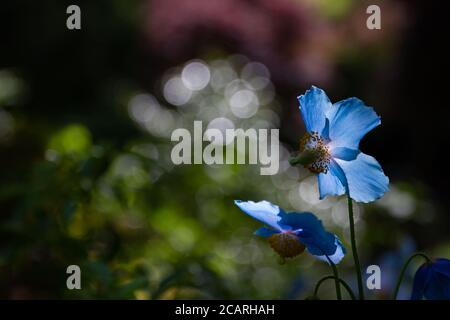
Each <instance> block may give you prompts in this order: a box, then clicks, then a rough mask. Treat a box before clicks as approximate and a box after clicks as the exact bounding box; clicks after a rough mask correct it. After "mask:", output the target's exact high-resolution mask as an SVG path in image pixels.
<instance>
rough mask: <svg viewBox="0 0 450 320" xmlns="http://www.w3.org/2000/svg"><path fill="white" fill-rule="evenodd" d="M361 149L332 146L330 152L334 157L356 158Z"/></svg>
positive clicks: (347, 159)
mask: <svg viewBox="0 0 450 320" xmlns="http://www.w3.org/2000/svg"><path fill="white" fill-rule="evenodd" d="M359 152H360V151H359V150H355V149H350V148H346V147H334V148H330V153H331V156H332V157H333V158H338V159H341V160H346V161H350V160H355V159H356V157H357V156H358V154H359Z"/></svg>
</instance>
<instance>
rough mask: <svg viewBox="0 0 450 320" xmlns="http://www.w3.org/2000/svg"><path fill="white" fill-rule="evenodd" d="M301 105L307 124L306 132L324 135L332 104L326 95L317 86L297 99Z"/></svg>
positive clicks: (301, 111)
mask: <svg viewBox="0 0 450 320" xmlns="http://www.w3.org/2000/svg"><path fill="white" fill-rule="evenodd" d="M297 99H298V102H299V103H300V113H301V115H302V118H303V121H304V123H305V127H306V131H308V132H312V131H315V132H317V133H319V134H321V133H322V130H323V128H324V127H325V119H326V117H325V112H326V110H328V109H330V108H331V106H332V104H331V102H330V99H328V97H327V95H326V93H325V92H324V91H323V90H322V89H319V88H317V87H315V86H312V87H311V89H309V90H307V91H306V92H305V94H303V95H301V96H299V97H297Z"/></svg>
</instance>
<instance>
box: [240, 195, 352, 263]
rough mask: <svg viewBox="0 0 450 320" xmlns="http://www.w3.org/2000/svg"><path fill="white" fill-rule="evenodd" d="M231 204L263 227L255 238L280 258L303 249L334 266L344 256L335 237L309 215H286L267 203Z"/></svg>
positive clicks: (294, 213)
mask: <svg viewBox="0 0 450 320" xmlns="http://www.w3.org/2000/svg"><path fill="white" fill-rule="evenodd" d="M234 203H235V204H236V205H237V206H238V207H239V208H240V209H241V210H242V211H244V212H245V213H247V214H248V215H249V216H251V217H253V218H255V219H256V220H259V221H260V222H262V223H264V224H266V227H261V228H259V229H258V230H256V231H255V234H256V235H258V236H261V237H264V238H267V239H268V241H269V243H270V245H271V247H272V248H273V249H274V250H275V251H276V252H277V253H278V254H279V255H280V256H281V257H283V258H291V257H295V256H297V255H298V254H300V253H302V252H303V251H304V250H305V248H306V249H307V250H308V252H309V253H311V254H312V255H313V256H315V257H316V258H317V259H320V260H323V261H326V262H329V261H328V258H329V259H330V260H331V261H332V262H333V263H334V264H337V263H339V262H340V261H341V260H342V258H343V257H344V255H345V248H344V246H343V245H342V243H341V241H340V240H339V239H338V237H337V236H336V235H334V234H332V233H330V232H327V231H326V230H325V229H324V227H323V225H322V222H321V221H320V220H319V219H318V218H317V217H316V216H315V215H314V214H312V213H310V212H291V213H286V212H285V211H284V210H283V209H281V208H280V207H278V206H277V205H274V204H272V203H270V202H268V201H260V202H253V201H240V200H235V202H234ZM327 256H328V258H327Z"/></svg>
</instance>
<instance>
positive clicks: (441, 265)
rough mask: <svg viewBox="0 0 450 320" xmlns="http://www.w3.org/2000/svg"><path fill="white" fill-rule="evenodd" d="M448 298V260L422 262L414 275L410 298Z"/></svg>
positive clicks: (449, 261)
mask: <svg viewBox="0 0 450 320" xmlns="http://www.w3.org/2000/svg"><path fill="white" fill-rule="evenodd" d="M422 297H425V298H426V299H428V300H450V260H448V259H443V258H440V259H436V260H434V261H433V262H426V263H424V264H423V265H422V266H421V267H420V268H419V269H418V270H417V272H416V274H415V276H414V283H413V290H412V294H411V300H420V299H422Z"/></svg>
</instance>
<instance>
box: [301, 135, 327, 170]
mask: <svg viewBox="0 0 450 320" xmlns="http://www.w3.org/2000/svg"><path fill="white" fill-rule="evenodd" d="M304 151H309V152H312V154H313V160H312V161H311V162H310V163H308V164H306V165H305V168H308V169H309V171H311V172H312V173H327V172H328V165H329V164H330V161H331V155H330V152H329V150H328V146H327V144H326V142H325V140H324V139H323V138H322V137H321V136H319V134H318V133H317V132H315V131H312V132H311V133H309V132H307V133H306V134H305V135H304V136H303V137H302V138H301V139H300V152H304Z"/></svg>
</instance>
